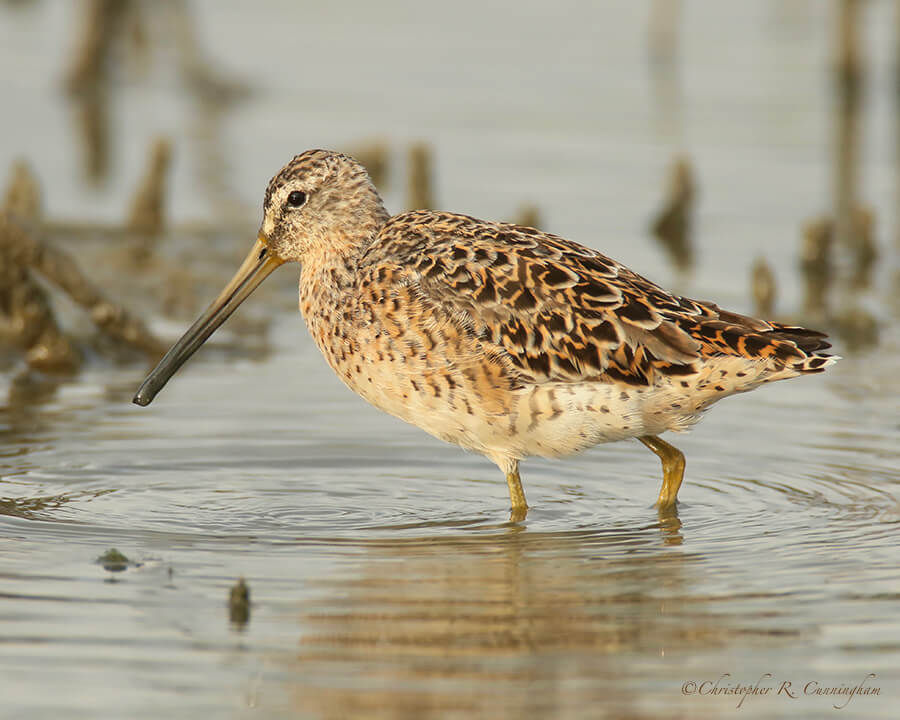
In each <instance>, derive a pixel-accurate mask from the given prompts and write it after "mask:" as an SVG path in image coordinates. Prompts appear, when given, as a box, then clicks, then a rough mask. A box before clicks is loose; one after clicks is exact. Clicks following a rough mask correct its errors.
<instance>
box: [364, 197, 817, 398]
mask: <svg viewBox="0 0 900 720" xmlns="http://www.w3.org/2000/svg"><path fill="white" fill-rule="evenodd" d="M359 267H360V270H361V271H364V272H368V271H373V272H375V273H376V274H377V273H379V272H380V273H381V274H382V276H383V275H384V273H386V272H388V271H390V274H391V276H392V278H394V282H395V283H398V284H402V285H404V286H405V287H407V288H409V289H411V290H412V291H413V293H414V296H415V297H416V298H417V300H418V302H421V303H424V304H427V305H431V306H433V307H434V308H435V309H438V310H440V311H441V312H443V313H445V314H448V315H450V316H452V317H453V318H455V320H456V322H458V323H459V324H460V326H461V327H463V328H464V329H465V330H466V331H467V332H470V333H472V334H473V335H474V336H475V337H477V339H478V340H479V341H480V342H481V343H483V344H484V345H485V346H486V347H488V348H491V349H493V350H494V351H495V352H496V354H497V356H498V357H499V358H502V359H503V362H505V364H506V365H507V366H508V368H509V370H510V371H511V372H513V373H515V374H516V375H517V376H518V377H519V379H520V380H521V381H522V382H523V383H528V384H531V383H544V382H563V383H565V382H583V381H590V380H596V381H601V382H615V383H625V384H628V385H633V386H647V385H653V384H657V383H659V382H660V381H662V380H665V379H671V378H674V377H678V376H685V375H692V374H695V373H697V372H698V370H699V366H698V363H702V362H703V361H709V360H712V359H714V358H717V357H723V358H724V357H732V358H735V359H738V358H742V359H745V360H746V361H747V362H748V364H759V363H762V364H764V365H765V370H767V371H768V372H769V373H770V374H772V375H773V376H774V375H776V374H779V373H781V374H782V376H786V375H783V373H784V371H786V370H787V371H789V374H791V375H793V374H797V373H803V372H820V371H821V370H823V369H824V367H825V366H826V364H828V360H829V356H827V355H822V354H820V351H821V350H824V349H826V348H828V347H829V344H828V343H827V342H826V341H825V339H824V338H825V336H824V335H823V334H822V333H818V332H815V331H812V330H806V329H804V328H799V327H791V326H785V325H779V324H777V323H771V322H767V321H764V320H758V319H755V318H749V317H745V316H742V315H738V314H735V313H731V312H727V311H723V310H720V309H719V308H718V307H717V306H716V305H714V304H712V303H706V302H698V301H695V300H690V299H688V298H684V297H679V296H677V295H673V294H671V293H668V292H666V291H665V290H663V289H661V288H660V287H658V286H657V285H655V284H654V283H652V282H650V281H649V280H647V279H646V278H643V277H641V276H640V275H638V274H636V273H634V272H632V271H631V270H629V269H628V268H626V267H625V266H623V265H621V264H619V263H617V262H615V261H614V260H612V259H610V258H608V257H606V256H604V255H602V254H601V253H599V252H597V251H596V250H592V249H590V248H587V247H584V246H582V245H579V244H577V243H574V242H571V241H569V240H565V239H563V238H560V237H557V236H555V235H550V234H547V233H542V232H540V231H538V230H535V229H533V228H527V227H520V226H516V225H509V224H504V223H492V222H484V221H481V220H476V219H474V218H471V217H468V216H465V215H455V214H450V213H439V212H430V211H414V212H407V213H402V214H400V215H396V216H394V217H392V218H390V219H389V220H388V221H387V223H386V224H385V225H384V227H383V228H382V230H381V232H380V233H379V234H378V236H377V238H376V239H375V241H374V242H373V243H372V245H371V246H370V247H369V248H368V249H367V250H366V251H365V253H364V254H363V256H362V257H361V258H360V261H359ZM754 375H758V373H754ZM762 379H764V378H762ZM762 379H760V380H762ZM773 379H774V377H773ZM760 380H757V381H756V384H758V382H759V381H760Z"/></svg>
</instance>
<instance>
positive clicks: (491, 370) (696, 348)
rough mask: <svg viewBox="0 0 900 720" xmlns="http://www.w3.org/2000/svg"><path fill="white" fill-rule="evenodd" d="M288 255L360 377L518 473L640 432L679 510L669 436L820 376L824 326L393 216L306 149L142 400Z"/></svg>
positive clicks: (360, 388) (607, 262)
mask: <svg viewBox="0 0 900 720" xmlns="http://www.w3.org/2000/svg"><path fill="white" fill-rule="evenodd" d="M285 262H299V263H301V271H300V311H301V312H302V313H303V317H304V318H305V319H306V324H307V326H308V328H309V331H310V334H311V335H312V337H313V340H314V341H315V343H316V345H318V347H319V349H320V350H321V351H322V354H323V355H324V356H325V359H326V360H327V361H328V364H329V365H331V367H332V369H333V370H334V371H335V372H336V373H337V374H338V376H339V377H340V378H341V380H343V381H344V383H346V384H347V386H348V387H349V388H350V389H351V390H353V391H355V392H356V393H358V394H359V395H362V397H364V398H365V399H366V400H368V401H369V402H370V403H372V404H373V405H375V406H376V407H378V408H380V409H382V410H384V411H385V412H388V413H390V414H392V415H395V416H397V417H399V418H401V419H403V420H406V421H407V422H410V423H413V424H414V425H418V426H419V427H420V428H422V429H423V430H425V431H426V432H428V433H431V434H432V435H434V436H436V437H438V438H441V439H442V440H446V441H447V442H451V443H456V444H457V445H460V446H462V447H463V448H466V449H468V450H476V451H478V452H480V453H483V454H484V455H486V456H487V457H488V458H490V459H491V460H493V461H494V462H495V463H496V464H497V465H498V466H499V467H500V469H501V470H502V471H503V472H504V473H506V480H507V483H508V485H509V494H510V499H511V501H512V509H513V515H514V516H516V517H524V514H525V509H526V508H527V505H526V503H525V493H524V492H523V490H522V484H521V482H520V480H519V460H521V459H522V458H524V457H528V456H531V455H538V456H543V457H559V456H563V455H568V454H570V453H574V452H578V451H580V450H585V449H586V448H589V447H591V446H593V445H596V444H598V443H606V442H613V441H616V440H624V439H626V438H637V439H638V440H640V441H641V442H642V443H644V445H646V446H647V447H648V448H650V449H651V450H652V451H653V452H654V453H656V455H657V456H659V458H660V460H661V461H662V468H663V483H662V489H661V490H660V493H659V498H658V500H657V505H658V507H659V508H660V509H663V510H665V509H669V508H672V507H673V506H674V504H675V500H676V496H677V494H678V488H679V487H680V485H681V480H682V476H683V474H684V455H682V454H681V452H680V451H679V450H677V449H676V448H674V447H672V446H671V445H669V444H668V443H667V442H665V441H663V440H661V439H660V438H659V437H658V435H659V434H660V433H663V432H665V431H667V430H674V431H679V430H686V429H688V428H689V427H691V426H692V425H693V424H694V423H696V422H697V420H699V418H700V415H701V414H702V413H703V411H704V410H706V409H707V408H708V407H709V406H710V405H712V404H713V403H714V402H716V401H717V400H721V399H722V398H723V397H726V396H728V395H732V394H734V393H738V392H744V391H746V390H751V389H753V388H755V387H757V386H759V385H760V384H762V383H765V382H770V381H772V380H781V379H784V378H790V377H795V376H797V375H803V374H807V373H818V372H822V371H823V370H824V369H825V368H826V367H827V366H828V365H830V364H832V363H833V362H834V361H835V360H836V358H835V357H832V356H829V355H827V354H824V353H823V352H822V351H823V350H824V349H826V348H828V347H830V346H829V344H828V343H827V342H826V341H825V335H823V334H822V333H819V332H816V331H814V330H807V329H805V328H802V327H794V326H790V325H781V324H779V323H775V322H768V321H765V320H757V319H755V318H750V317H745V316H743V315H738V314H736V313H733V312H728V311H727V310H721V309H719V308H718V307H717V306H716V305H714V304H712V303H709V302H700V301H697V300H690V299H688V298H685V297H679V296H678V295H674V294H672V293H669V292H666V291H665V290H663V289H661V288H660V287H658V286H657V285H655V284H653V283H652V282H650V281H649V280H647V279H645V278H643V277H641V276H640V275H638V274H636V273H634V272H632V271H631V270H629V269H628V268H626V267H624V266H623V265H620V264H619V263H617V262H615V261H614V260H611V259H610V258H608V257H606V256H605V255H601V254H600V253H599V252H597V251H596V250H591V249H590V248H587V247H584V246H582V245H579V244H577V243H574V242H571V241H569V240H565V239H563V238H561V237H557V236H555V235H549V234H547V233H543V232H540V231H538V230H535V229H533V228H528V227H520V226H517V225H509V224H504V223H495V222H485V221H482V220H476V219H475V218H471V217H468V216H466V215H455V214H451V213H446V212H430V211H412V212H405V213H401V214H399V215H395V216H393V217H391V216H390V215H389V214H388V213H387V211H386V210H385V208H384V204H383V203H382V200H381V197H380V196H379V195H378V192H377V191H376V189H375V187H374V186H373V184H372V182H371V180H370V179H369V176H368V174H367V173H366V170H365V169H364V168H363V167H362V166H361V165H360V164H359V163H357V162H356V161H355V160H353V159H352V158H350V157H347V156H346V155H341V154H339V153H334V152H328V151H325V150H310V151H308V152H305V153H303V154H302V155H298V156H297V157H295V158H294V159H293V160H291V162H289V163H288V164H287V165H286V166H285V167H284V168H282V169H281V171H280V172H279V173H278V174H277V175H276V176H275V177H274V178H273V179H272V180H271V182H269V186H268V188H267V189H266V195H265V202H264V205H263V222H262V226H261V227H260V230H259V234H258V236H257V239H256V244H255V245H254V246H253V248H252V249H251V251H250V254H249V255H248V256H247V258H246V259H245V260H244V262H243V264H242V265H241V267H240V269H238V271H237V273H236V274H235V276H234V277H233V278H232V279H231V281H230V282H229V283H228V285H227V286H226V287H225V289H224V290H223V291H222V293H221V294H220V295H219V297H218V298H217V299H216V300H215V301H214V302H213V303H212V305H210V306H209V308H208V309H207V310H206V311H205V312H204V313H203V315H202V316H201V317H200V318H199V319H198V320H197V321H196V322H195V323H194V324H193V325H192V326H191V327H190V329H189V330H188V331H187V332H186V333H185V334H184V336H183V337H182V338H181V339H180V340H179V341H178V342H177V343H176V344H175V345H174V346H173V347H172V349H171V350H169V352H168V353H167V354H166V356H165V357H164V358H163V359H162V360H161V361H160V363H159V365H157V367H156V368H155V369H154V370H153V372H151V373H150V375H149V376H148V377H147V379H146V380H145V381H144V383H143V385H141V387H140V389H139V390H138V392H137V394H136V395H135V397H134V402H136V403H137V404H138V405H147V404H148V403H150V402H151V401H152V400H153V398H154V396H155V395H156V394H157V393H158V392H159V391H160V389H161V388H162V387H163V386H164V385H165V383H166V382H167V381H168V379H169V378H170V377H171V376H172V375H173V374H174V373H175V372H176V370H178V368H179V367H180V366H181V365H182V364H183V363H184V362H185V361H186V360H187V359H188V358H189V357H190V356H191V354H192V353H193V352H194V351H195V350H197V348H198V347H200V345H201V344H202V343H203V342H204V341H205V340H206V339H207V338H208V337H209V336H210V335H211V334H212V333H213V332H214V331H215V329H216V328H217V327H219V325H221V324H222V323H223V322H224V321H225V320H226V319H227V318H228V317H229V315H231V313H232V312H234V310H235V308H237V306H238V305H239V304H240V303H241V302H242V301H243V300H244V299H245V298H246V297H247V296H248V295H249V294H250V293H251V292H253V290H254V289H255V288H256V287H257V286H258V285H259V284H260V283H261V282H262V281H263V279H264V278H266V277H267V276H268V275H269V273H271V272H272V271H273V270H274V269H275V268H276V267H278V266H279V265H281V264H282V263H285Z"/></svg>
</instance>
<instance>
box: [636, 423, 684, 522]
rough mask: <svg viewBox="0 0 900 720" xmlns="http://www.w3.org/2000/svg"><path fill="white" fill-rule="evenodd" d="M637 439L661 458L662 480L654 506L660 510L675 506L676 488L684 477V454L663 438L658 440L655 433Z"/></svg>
mask: <svg viewBox="0 0 900 720" xmlns="http://www.w3.org/2000/svg"><path fill="white" fill-rule="evenodd" d="M638 439H639V440H640V441H641V442H642V443H644V445H646V446H647V447H648V448H650V449H651V450H652V451H653V452H655V453H656V455H657V456H658V457H659V459H660V460H662V469H663V482H662V488H660V491H659V499H658V500H657V501H656V507H658V508H659V509H660V510H668V509H670V508H673V507H675V500H676V499H677V497H678V488H680V487H681V481H682V480H683V479H684V455H683V454H682V452H681V450H679V449H678V448H676V447H672V446H671V445H669V443H667V442H666V441H665V440H660V439H659V438H658V437H656V435H647V436H645V437H642V438H638Z"/></svg>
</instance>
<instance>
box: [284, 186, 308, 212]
mask: <svg viewBox="0 0 900 720" xmlns="http://www.w3.org/2000/svg"><path fill="white" fill-rule="evenodd" d="M287 201H288V205H290V206H291V207H295V208H298V207H301V206H302V205H303V203H305V202H306V193H305V192H301V191H300V190H294V191H293V192H292V193H291V194H290V195H288V197H287Z"/></svg>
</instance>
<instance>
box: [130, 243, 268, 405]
mask: <svg viewBox="0 0 900 720" xmlns="http://www.w3.org/2000/svg"><path fill="white" fill-rule="evenodd" d="M283 262H284V261H283V260H281V259H279V258H276V257H273V256H272V255H271V254H270V253H269V250H268V248H267V247H266V243H265V242H264V240H263V238H262V237H261V236H260V237H259V238H257V240H256V244H254V246H253V249H252V250H251V251H250V254H249V255H247V257H246V258H245V259H244V262H243V263H241V266H240V268H238V271H237V272H236V273H235V274H234V277H233V278H231V280H230V281H229V283H228V284H227V285H226V286H225V289H224V290H222V292H221V293H219V296H218V297H217V298H216V299H215V300H214V301H213V303H212V304H211V305H210V306H209V307H208V308H207V309H206V311H205V312H204V313H203V314H202V315H201V316H200V317H199V318H197V321H196V322H195V323H194V324H193V325H191V327H190V328H188V331H187V332H186V333H185V334H184V335H182V336H181V339H180V340H179V341H178V342H177V343H175V344H174V345H173V346H172V347H171V349H170V350H169V352H167V353H166V354H165V356H164V357H163V359H162V360H160V361H159V364H158V365H157V366H156V367H155V368H154V369H153V372H151V373H150V374H149V375H148V376H147V379H146V380H144V382H143V383H141V387H140V388H139V389H138V391H137V393H136V394H135V396H134V400H133V402H134V403H136V404H138V405H149V404H150V403H151V402H153V398H155V397H156V394H157V393H158V392H159V391H160V390H162V389H163V387H164V386H165V384H166V383H167V382H168V381H169V378H171V377H172V376H173V375H174V374H175V373H176V372H177V371H178V368H180V367H181V366H182V365H184V363H185V362H186V361H187V359H188V358H189V357H190V356H191V355H193V354H194V353H195V352H196V351H197V348H199V347H200V346H201V345H202V344H203V343H204V342H205V341H206V339H207V338H208V337H209V336H210V335H212V334H213V333H214V332H215V331H216V328H218V327H219V325H221V324H222V323H223V322H225V321H226V320H227V319H228V318H229V317H230V316H231V313H233V312H234V311H235V310H236V309H237V306H238V305H240V304H241V303H242V302H243V301H244V300H245V299H246V298H247V296H248V295H250V293H252V292H253V291H254V290H255V289H256V288H257V287H258V286H259V284H260V283H261V282H262V281H263V280H265V279H266V278H267V277H268V276H269V275H270V274H271V272H272V271H273V270H274V269H275V268H277V267H278V266H279V265H281V264H282V263H283Z"/></svg>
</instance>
